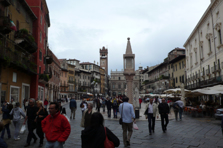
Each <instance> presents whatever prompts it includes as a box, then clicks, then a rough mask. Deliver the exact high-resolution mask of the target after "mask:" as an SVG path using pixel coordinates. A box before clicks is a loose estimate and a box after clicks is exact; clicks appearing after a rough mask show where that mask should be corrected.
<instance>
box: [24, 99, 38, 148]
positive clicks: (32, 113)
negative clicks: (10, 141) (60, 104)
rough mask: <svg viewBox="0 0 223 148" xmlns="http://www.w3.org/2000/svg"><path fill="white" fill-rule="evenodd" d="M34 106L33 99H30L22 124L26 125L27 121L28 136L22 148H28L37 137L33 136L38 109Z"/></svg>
mask: <svg viewBox="0 0 223 148" xmlns="http://www.w3.org/2000/svg"><path fill="white" fill-rule="evenodd" d="M34 104H35V99H33V98H31V99H30V100H29V106H28V108H27V113H26V118H25V120H24V123H23V124H26V121H27V120H28V121H27V125H28V132H29V133H28V135H27V140H26V145H25V146H24V147H28V146H30V142H31V140H32V139H34V142H33V143H36V140H37V137H36V135H35V134H34V132H33V131H34V130H35V128H36V122H35V119H36V113H37V112H38V110H39V109H38V108H37V107H36V106H35V105H34Z"/></svg>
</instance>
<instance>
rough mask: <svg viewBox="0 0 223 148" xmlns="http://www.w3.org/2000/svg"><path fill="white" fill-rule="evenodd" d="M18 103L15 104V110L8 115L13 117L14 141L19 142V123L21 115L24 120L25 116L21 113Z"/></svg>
mask: <svg viewBox="0 0 223 148" xmlns="http://www.w3.org/2000/svg"><path fill="white" fill-rule="evenodd" d="M19 106H20V104H19V102H16V104H15V108H13V109H12V110H11V112H10V115H13V120H12V121H13V125H14V127H15V132H14V140H20V138H19V128H20V121H21V115H22V116H23V117H24V118H25V117H26V115H25V113H24V112H23V110H22V109H21V108H20V107H19Z"/></svg>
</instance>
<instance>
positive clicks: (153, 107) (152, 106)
mask: <svg viewBox="0 0 223 148" xmlns="http://www.w3.org/2000/svg"><path fill="white" fill-rule="evenodd" d="M158 112H159V111H158V104H156V103H154V102H153V99H150V100H149V103H148V104H147V105H146V111H145V112H144V115H145V116H146V119H148V127H149V135H152V131H153V133H154V132H155V120H156V116H157V118H158V117H159V116H158Z"/></svg>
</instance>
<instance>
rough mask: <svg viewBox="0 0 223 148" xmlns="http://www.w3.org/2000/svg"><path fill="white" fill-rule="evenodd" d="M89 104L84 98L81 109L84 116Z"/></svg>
mask: <svg viewBox="0 0 223 148" xmlns="http://www.w3.org/2000/svg"><path fill="white" fill-rule="evenodd" d="M87 105H88V104H87V102H85V100H84V99H83V101H82V102H81V104H80V107H81V111H82V116H83V114H84V111H85V110H86V109H87Z"/></svg>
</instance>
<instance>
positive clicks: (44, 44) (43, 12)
mask: <svg viewBox="0 0 223 148" xmlns="http://www.w3.org/2000/svg"><path fill="white" fill-rule="evenodd" d="M14 2H15V3H16V2H18V1H14ZM26 2H27V4H28V5H29V7H30V8H31V10H32V11H33V12H34V14H35V15H36V17H37V20H35V21H34V24H33V25H34V27H33V36H34V38H35V41H36V43H37V47H38V48H37V52H35V53H34V56H35V63H36V64H37V70H36V71H37V74H38V75H35V76H33V77H32V82H31V86H32V87H31V88H30V92H31V93H30V97H31V98H35V99H37V98H38V99H40V100H44V99H45V98H46V97H47V92H48V91H47V89H48V88H47V87H45V86H46V85H47V84H48V81H49V79H48V78H49V72H48V71H47V69H48V68H46V67H45V66H46V65H47V63H46V62H45V57H46V56H47V49H48V27H50V18H49V10H48V6H47V3H46V0H26ZM21 24H22V23H21ZM51 58H52V57H51Z"/></svg>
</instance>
